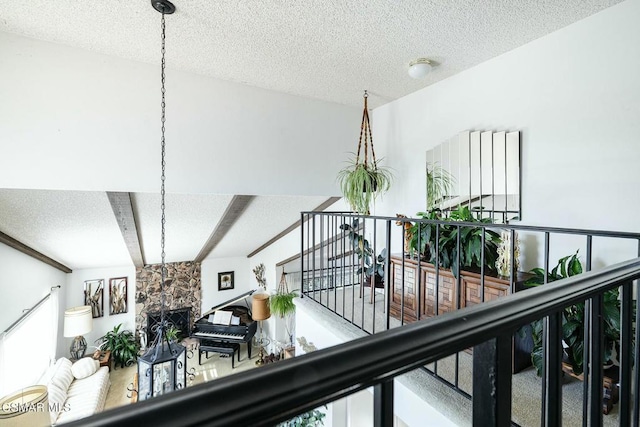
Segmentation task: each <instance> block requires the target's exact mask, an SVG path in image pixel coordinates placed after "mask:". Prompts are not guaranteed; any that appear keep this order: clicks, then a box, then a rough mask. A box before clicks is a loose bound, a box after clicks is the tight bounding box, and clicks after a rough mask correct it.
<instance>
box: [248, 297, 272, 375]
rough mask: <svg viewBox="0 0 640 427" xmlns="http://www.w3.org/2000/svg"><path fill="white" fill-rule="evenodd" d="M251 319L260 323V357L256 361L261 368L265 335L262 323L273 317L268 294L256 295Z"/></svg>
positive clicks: (252, 305) (252, 302) (253, 300)
mask: <svg viewBox="0 0 640 427" xmlns="http://www.w3.org/2000/svg"><path fill="white" fill-rule="evenodd" d="M251 317H252V318H253V320H257V321H259V322H260V356H259V357H258V360H256V365H258V366H260V365H263V364H264V347H263V344H264V341H265V339H264V335H263V332H262V321H263V320H267V319H268V318H269V317H271V310H269V294H267V293H254V294H253V299H252V301H251Z"/></svg>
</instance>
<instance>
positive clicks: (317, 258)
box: [301, 212, 640, 408]
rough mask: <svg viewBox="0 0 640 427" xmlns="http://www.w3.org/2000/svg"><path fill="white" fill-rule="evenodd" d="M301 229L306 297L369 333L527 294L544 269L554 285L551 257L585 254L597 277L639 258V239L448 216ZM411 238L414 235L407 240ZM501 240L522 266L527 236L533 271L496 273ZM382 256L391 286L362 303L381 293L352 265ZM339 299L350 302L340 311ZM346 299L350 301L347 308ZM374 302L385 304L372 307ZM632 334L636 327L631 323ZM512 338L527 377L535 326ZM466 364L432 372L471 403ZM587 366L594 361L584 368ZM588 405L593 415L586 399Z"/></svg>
mask: <svg viewBox="0 0 640 427" xmlns="http://www.w3.org/2000/svg"><path fill="white" fill-rule="evenodd" d="M302 223H303V224H305V225H304V226H303V228H302V247H301V253H302V256H301V271H302V272H303V274H304V275H305V277H309V278H310V279H309V282H308V283H309V286H307V287H305V288H303V294H304V296H305V297H309V298H311V299H313V300H315V301H316V302H318V303H320V304H322V305H323V306H325V307H327V308H328V309H329V310H331V311H332V312H334V313H335V314H337V315H338V316H341V317H343V318H344V319H345V320H347V321H348V322H350V323H352V324H353V325H355V326H357V327H359V328H361V329H362V330H364V331H365V332H367V333H370V334H373V333H376V332H379V331H382V330H388V329H391V328H394V327H397V326H402V325H404V324H406V323H410V322H413V321H417V320H421V319H424V318H428V317H433V316H438V315H440V314H442V313H443V312H448V311H454V310H459V309H461V308H463V307H466V306H469V305H473V304H477V303H483V302H485V300H486V299H492V298H494V297H496V296H498V295H507V294H514V293H516V292H518V291H521V290H523V289H526V288H527V287H528V285H526V282H527V281H528V280H530V279H531V275H530V274H529V273H526V272H523V271H522V270H525V271H526V270H531V269H532V268H533V267H536V266H542V269H543V271H544V283H547V282H549V281H550V279H549V275H550V274H551V272H552V271H553V270H552V267H553V265H550V263H551V259H559V258H562V257H564V256H566V255H571V254H572V253H576V250H578V251H580V255H581V258H583V259H584V270H585V271H590V270H592V268H593V266H594V265H596V266H597V268H603V267H604V266H606V265H610V264H613V263H614V262H615V261H620V260H624V259H631V258H634V257H637V256H640V233H628V232H615V231H605V230H584V229H569V228H558V227H555V228H554V227H537V226H526V225H515V224H494V223H490V222H480V221H478V222H476V221H474V222H463V221H449V220H447V219H446V218H445V219H441V220H432V219H416V218H390V217H371V216H361V215H357V214H350V213H342V212H340V213H337V212H303V213H302ZM345 224H346V226H345ZM427 228H430V230H431V233H430V234H429V235H428V237H429V238H430V241H429V242H424V241H421V239H423V237H424V236H423V234H424V233H421V232H420V231H421V230H427ZM352 230H353V231H354V232H355V234H356V235H357V236H358V237H357V238H356V239H354V238H353V233H351V234H350V233H349V232H350V231H352ZM407 231H410V232H411V233H413V235H412V236H408V235H407ZM472 232H475V233H476V241H475V242H471V243H469V241H470V240H469V239H468V236H469V235H470V233H472ZM416 233H417V235H416ZM503 233H506V234H503ZM518 233H519V234H518ZM498 234H502V235H503V237H504V236H506V237H507V238H508V239H509V244H508V245H507V247H506V248H505V251H507V252H508V258H509V259H512V260H513V259H516V258H518V251H519V247H518V245H516V236H519V238H520V247H521V249H523V251H522V253H520V258H521V259H523V264H529V267H528V268H526V269H525V268H520V269H518V268H517V266H516V263H510V268H509V269H508V272H507V273H506V275H505V276H498V275H497V274H496V273H495V271H493V270H494V266H493V265H491V263H489V260H491V262H495V260H494V259H493V258H494V257H493V256H489V255H488V249H487V248H489V247H490V245H489V243H488V242H490V241H495V237H496V236H497V235H498ZM425 235H426V234H425ZM452 236H453V237H452ZM462 236H465V238H464V239H463V237H462ZM408 238H412V240H413V241H412V242H411V244H409V242H408V241H407V239H408ZM444 239H450V241H449V242H445V243H446V244H448V247H449V253H447V254H444V255H443V254H442V253H441V252H440V251H441V248H442V246H443V245H441V243H442V242H443V240H444ZM594 240H595V243H594ZM552 241H553V243H554V245H553V246H552V245H551V242H552ZM363 242H366V244H363ZM424 243H429V244H428V245H425V244H424ZM469 244H475V245H476V246H477V247H479V248H480V251H479V253H478V254H477V256H476V258H477V259H475V263H474V262H472V263H471V264H475V265H473V266H471V267H470V266H469V265H468V264H469V260H468V259H465V257H464V256H463V251H467V253H468V252H469V249H468V248H466V247H465V246H464V245H469ZM424 246H426V247H428V248H429V249H424V250H425V251H429V250H430V253H429V254H428V256H427V258H428V259H427V260H425V259H423V257H420V256H418V254H416V253H415V252H414V251H413V250H412V248H422V247H424ZM365 247H368V248H369V249H368V252H369V259H367V258H366V254H364V249H363V248H365ZM493 249H494V251H495V248H493ZM467 253H465V255H467ZM379 254H386V256H385V257H384V259H383V260H382V262H381V264H382V267H383V268H382V271H383V282H384V286H383V288H382V289H381V290H380V291H381V292H383V294H384V298H382V299H381V298H377V299H376V298H369V300H368V301H367V298H363V297H362V296H363V294H364V290H365V289H366V288H367V287H369V289H370V291H369V292H370V295H371V293H373V295H374V296H375V292H376V291H375V289H376V288H375V287H374V286H372V283H371V282H370V279H369V278H367V274H365V273H360V274H359V273H358V269H357V268H356V269H353V268H352V269H350V270H347V269H346V268H345V266H359V269H360V270H361V271H362V270H367V268H368V267H370V266H371V264H372V263H373V264H375V263H377V262H379V260H374V261H371V259H372V258H376V257H377V256H378V255H379ZM423 255H424V254H423ZM494 255H495V254H494ZM552 257H553V258H552ZM467 258H468V257H467ZM518 270H520V271H518ZM560 270H562V269H560ZM327 274H334V277H333V279H332V282H334V283H341V284H343V286H335V287H314V284H316V283H318V282H317V280H314V279H317V278H319V277H320V276H322V277H325V276H326V275H327ZM570 274H571V272H569V273H566V272H562V271H558V272H557V274H556V275H555V276H554V277H553V278H555V277H556V276H558V275H561V276H567V275H570ZM368 281H369V283H367V282H368ZM425 282H427V283H425ZM356 289H357V290H356ZM358 298H360V299H358ZM627 299H628V298H627ZM340 300H342V304H338V303H337V301H340ZM345 300H347V301H348V303H346V304H345V302H344V301H345ZM374 300H375V301H377V304H372V302H373V301H374ZM380 305H382V307H379V306H380ZM600 305H601V304H600ZM596 308H597V307H596ZM590 309H591V308H590V307H587V310H586V311H587V312H589V310H590ZM585 317H586V318H585V323H586V326H585V328H584V330H585V337H584V346H585V348H586V347H588V346H589V345H591V342H590V339H591V335H592V334H593V333H592V332H590V331H591V329H590V326H589V324H588V322H589V321H590V320H589V317H588V316H585ZM381 318H382V320H381ZM376 320H377V321H376ZM548 326H551V329H552V333H558V334H559V333H560V332H558V331H557V329H556V328H559V327H561V326H562V319H561V316H560V315H559V314H558V315H556V316H552V317H551V319H550V320H549V325H548ZM623 326H624V327H629V326H628V325H627V324H623ZM594 332H597V331H594ZM596 335H597V334H596ZM513 340H514V346H515V350H514V366H513V369H514V372H518V371H519V370H522V369H524V368H526V367H527V366H528V365H530V364H531V361H530V360H531V357H530V354H529V353H530V347H531V346H532V345H533V344H532V342H531V340H532V337H531V331H530V327H529V326H524V329H523V330H522V331H519V333H517V334H515V335H514V337H513ZM460 356H461V355H460V354H459V353H456V354H455V355H454V359H455V360H454V362H453V363H454V366H455V369H454V372H453V376H452V377H451V376H449V377H446V378H445V377H444V376H442V375H440V374H439V369H438V361H434V363H433V364H432V365H430V366H429V367H425V369H426V370H427V371H428V372H429V373H430V374H432V375H433V376H435V377H436V378H438V379H439V380H441V381H443V382H444V383H445V384H447V385H448V386H450V387H452V388H453V389H455V390H457V391H458V392H460V393H461V394H463V395H465V396H466V397H468V398H470V397H471V395H472V392H471V390H468V389H463V388H462V387H461V385H460V373H459V370H460V369H459V367H460V363H461V362H460ZM549 357H552V355H550V356H549ZM588 363H589V359H588V355H587V357H585V360H584V364H585V366H586V365H587V364H588ZM554 366H555V365H554ZM559 366H562V364H560V365H559ZM545 378H546V377H545ZM558 378H561V375H558V376H557V377H552V378H551V379H550V380H549V381H550V383H547V382H545V383H544V386H545V388H546V390H547V391H548V389H549V387H551V388H553V389H554V390H556V391H557V388H558V384H559V383H560V380H559V379H558ZM601 382H602V381H599V380H598V379H595V380H593V381H590V378H589V377H588V376H587V377H586V378H585V381H584V392H585V395H586V393H587V392H588V390H589V388H590V387H595V386H594V385H593V384H599V383H601ZM547 386H549V387H547ZM543 399H547V400H548V399H550V397H549V396H547V395H545V396H543ZM554 399H555V397H554ZM552 400H553V399H552ZM584 405H585V406H584V407H585V408H586V405H587V402H586V401H585V402H584Z"/></svg>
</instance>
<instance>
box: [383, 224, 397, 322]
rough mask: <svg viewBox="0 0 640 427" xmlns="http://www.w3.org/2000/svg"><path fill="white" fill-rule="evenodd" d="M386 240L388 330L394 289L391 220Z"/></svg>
mask: <svg viewBox="0 0 640 427" xmlns="http://www.w3.org/2000/svg"><path fill="white" fill-rule="evenodd" d="M386 234H387V235H386V241H387V258H386V259H385V260H384V283H385V289H386V292H385V297H386V300H385V307H386V310H385V313H386V323H387V327H386V329H387V330H388V329H389V328H390V327H391V324H390V317H391V314H390V312H389V310H391V295H392V292H393V291H394V289H393V287H395V284H394V286H393V287H392V286H391V221H387V232H386Z"/></svg>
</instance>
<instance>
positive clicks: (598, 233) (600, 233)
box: [302, 211, 640, 240]
mask: <svg viewBox="0 0 640 427" xmlns="http://www.w3.org/2000/svg"><path fill="white" fill-rule="evenodd" d="M302 215H303V216H304V215H315V216H339V217H345V218H353V217H359V218H367V219H373V220H381V221H398V222H421V223H424V224H441V225H453V226H463V227H482V228H490V229H495V228H498V229H509V230H511V229H513V230H523V231H532V232H549V233H559V234H580V235H585V236H586V235H590V236H594V237H618V238H622V239H637V240H640V233H633V232H630V231H614V230H590V229H585V228H565V227H543V226H539V225H523V224H512V223H509V224H499V223H484V222H465V221H448V220H446V219H442V220H435V219H427V218H409V217H406V218H398V217H394V216H373V215H362V214H358V213H344V212H331V211H305V212H302Z"/></svg>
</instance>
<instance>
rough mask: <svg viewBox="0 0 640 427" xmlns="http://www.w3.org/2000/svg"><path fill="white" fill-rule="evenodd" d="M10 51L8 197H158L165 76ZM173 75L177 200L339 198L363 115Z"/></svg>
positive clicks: (8, 40)
mask: <svg viewBox="0 0 640 427" xmlns="http://www.w3.org/2000/svg"><path fill="white" fill-rule="evenodd" d="M0 51H1V52H2V61H0V75H1V76H2V79H0V98H1V99H2V102H0V117H2V120H1V121H0V135H2V139H1V140H0V150H1V152H2V156H1V157H0V170H2V171H3V173H2V176H0V188H2V187H7V188H36V189H66V190H96V191H105V190H107V191H134V192H155V191H157V177H158V174H159V172H158V170H157V165H158V164H159V155H160V154H159V151H158V150H157V147H158V146H159V143H160V91H159V90H160V89H159V88H160V81H159V70H158V66H157V65H155V64H146V63H139V62H136V61H130V60H125V59H120V58H115V57H111V56H106V55H101V54H97V53H93V52H89V51H84V50H81V49H76V48H71V47H67V46H63V45H59V44H54V43H48V42H42V41H37V40H33V39H28V38H25V37H20V36H16V35H13V34H8V33H0ZM158 54H159V52H158ZM168 67H169V68H168V69H167V72H166V74H167V83H166V86H167V95H166V100H167V124H166V127H167V130H166V137H167V154H168V156H169V158H170V159H171V161H170V162H168V164H167V174H168V175H169V176H171V177H172V179H171V180H170V181H169V182H167V191H169V192H178V193H216V194H257V195H266V194H269V195H279V194H289V195H331V194H337V193H338V187H337V184H336V182H335V179H334V178H335V176H336V173H337V171H338V170H339V169H340V168H341V167H342V164H341V162H342V161H343V160H344V157H343V153H346V152H348V151H353V150H354V148H355V144H356V143H357V138H358V134H359V123H360V112H361V110H360V109H359V108H355V107H347V106H343V105H338V104H334V103H330V102H325V101H319V100H314V99H309V98H303V97H299V96H293V95H287V94H283V93H278V92H273V91H269V90H264V89H259V88H255V87H249V86H245V85H241V84H237V83H230V82H224V81H220V80H216V79H212V78H208V77H204V76H200V75H196V74H192V73H187V72H182V71H178V70H175V69H172V68H171V64H168ZM25 153H33V154H34V155H25ZM35 154H37V155H35ZM345 156H346V154H345ZM266 159H277V161H275V162H274V161H266ZM115 166H117V167H118V169H119V170H122V171H126V173H119V174H114V173H113V168H114V167H115ZM293 177H304V179H292V178H293Z"/></svg>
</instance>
